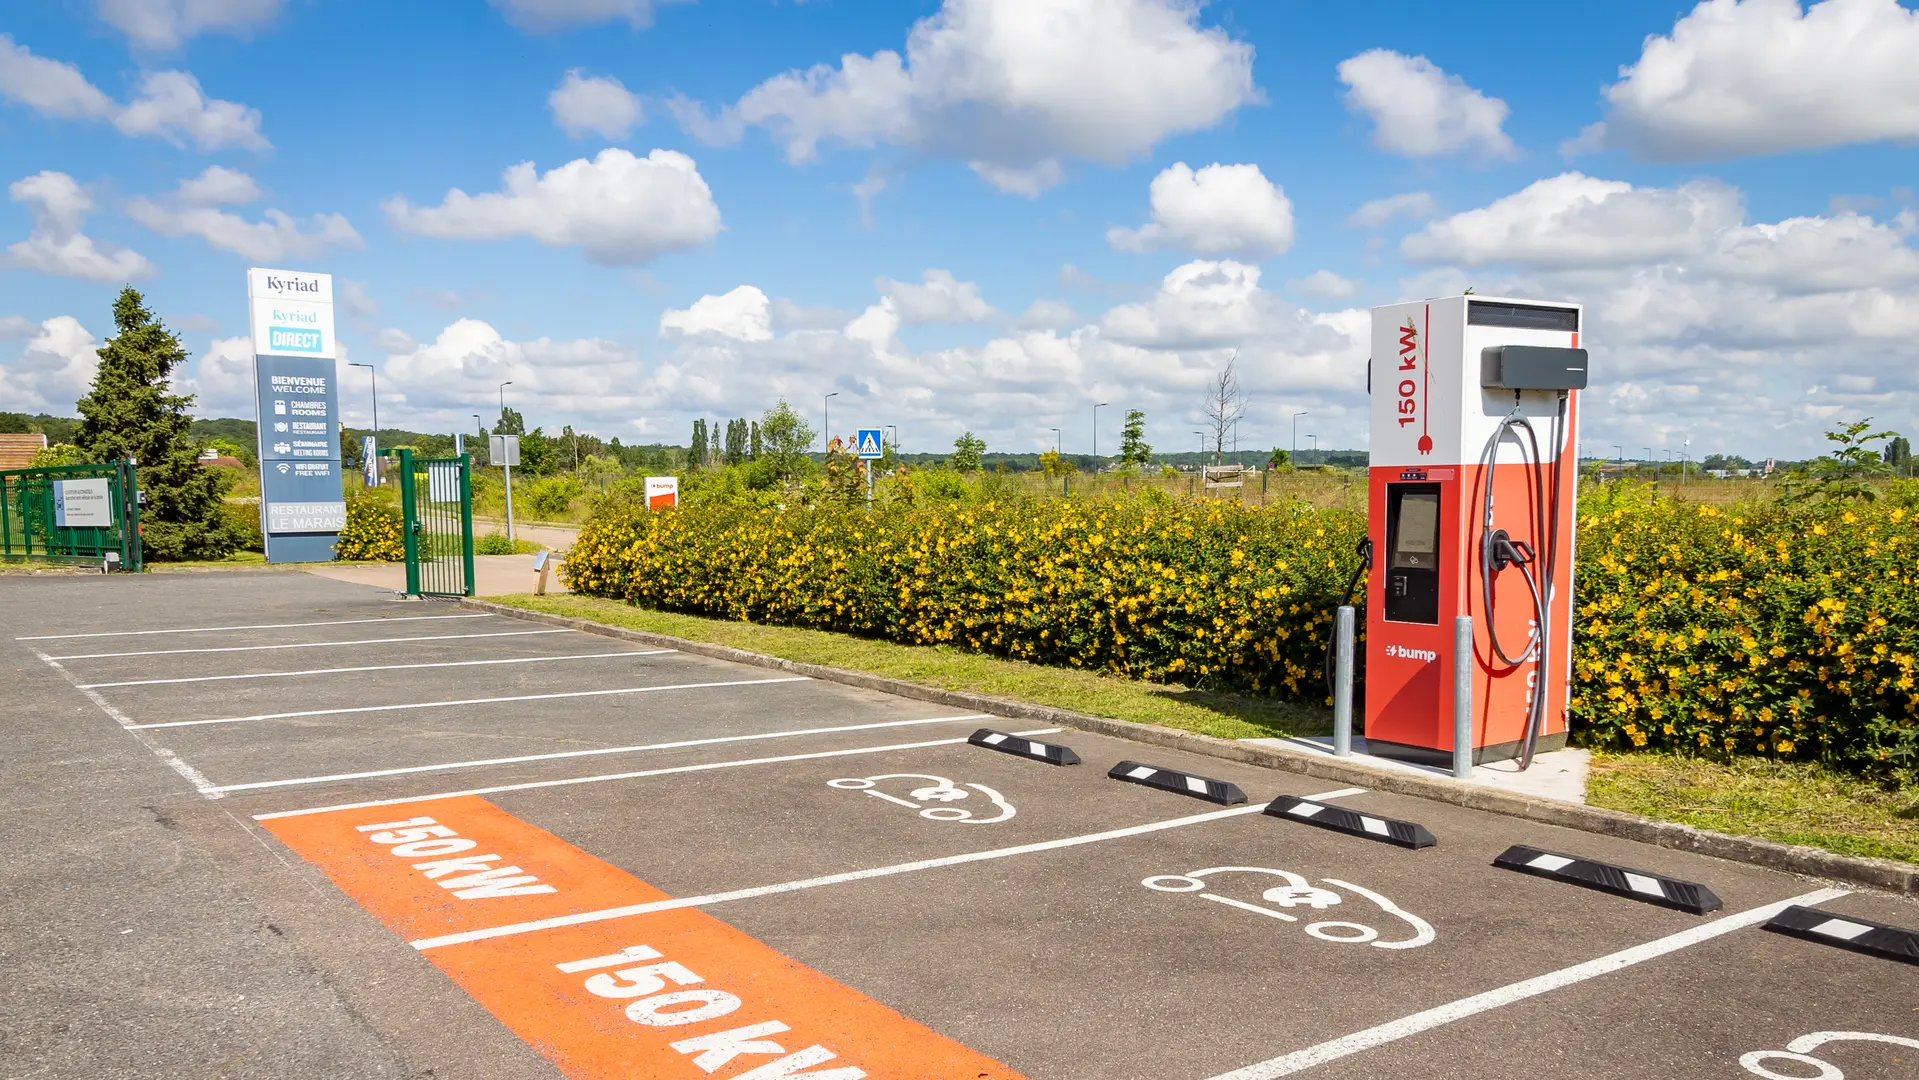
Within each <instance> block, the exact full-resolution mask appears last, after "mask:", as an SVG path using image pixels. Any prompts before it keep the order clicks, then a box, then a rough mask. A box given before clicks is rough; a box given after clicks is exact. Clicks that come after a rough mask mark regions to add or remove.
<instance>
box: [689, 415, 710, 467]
mask: <svg viewBox="0 0 1919 1080" xmlns="http://www.w3.org/2000/svg"><path fill="white" fill-rule="evenodd" d="M705 461H706V421H704V420H695V421H693V439H692V441H691V442H689V443H688V444H687V446H686V464H687V466H688V467H689V468H694V469H697V468H699V467H700V466H701V465H702V464H704V463H705Z"/></svg>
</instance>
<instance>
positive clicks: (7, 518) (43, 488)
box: [0, 461, 142, 570]
mask: <svg viewBox="0 0 1919 1080" xmlns="http://www.w3.org/2000/svg"><path fill="white" fill-rule="evenodd" d="M109 555H111V556H112V557H113V558H112V559H111V560H109V559H108V556H109ZM0 558H4V559H28V560H33V561H38V562H57V563H98V564H103V565H104V564H106V563H109V562H114V561H117V562H118V563H119V569H121V570H138V569H140V567H141V563H142V560H141V557H140V486H139V482H138V481H137V479H136V478H135V475H134V469H133V463H132V462H130V461H115V462H110V463H108V464H105V465H55V466H51V467H49V468H45V469H13V470H9V471H5V472H0Z"/></svg>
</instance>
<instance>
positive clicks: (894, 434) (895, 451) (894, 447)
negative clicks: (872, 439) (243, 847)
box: [881, 424, 900, 454]
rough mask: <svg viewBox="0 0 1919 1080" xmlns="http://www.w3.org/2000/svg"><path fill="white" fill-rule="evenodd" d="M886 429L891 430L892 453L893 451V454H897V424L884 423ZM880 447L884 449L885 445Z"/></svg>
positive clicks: (898, 432) (898, 433)
mask: <svg viewBox="0 0 1919 1080" xmlns="http://www.w3.org/2000/svg"><path fill="white" fill-rule="evenodd" d="M886 430H888V431H890V432H892V433H893V453H895V454H898V453H899V452H900V429H899V425H897V424H888V425H886ZM881 449H882V450H883V449H885V447H881Z"/></svg>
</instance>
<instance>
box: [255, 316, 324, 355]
mask: <svg viewBox="0 0 1919 1080" xmlns="http://www.w3.org/2000/svg"><path fill="white" fill-rule="evenodd" d="M267 348H269V349H271V350H272V351H274V352H290V353H312V354H314V355H319V354H320V353H322V352H324V351H325V350H324V348H323V347H322V345H321V342H320V313H319V312H317V311H301V310H299V309H297V308H277V307H276V308H274V309H272V311H271V312H269V314H268V321H267Z"/></svg>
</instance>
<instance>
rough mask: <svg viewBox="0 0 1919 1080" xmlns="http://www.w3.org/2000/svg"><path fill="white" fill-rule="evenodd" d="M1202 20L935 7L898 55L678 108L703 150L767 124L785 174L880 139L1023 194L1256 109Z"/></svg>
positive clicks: (793, 74)
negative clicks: (1078, 166) (788, 168)
mask: <svg viewBox="0 0 1919 1080" xmlns="http://www.w3.org/2000/svg"><path fill="white" fill-rule="evenodd" d="M1198 20H1199V7H1198V5H1196V4H1193V3H1190V2H1188V0H945V3H944V4H943V5H942V7H941V9H940V10H939V11H938V12H937V13H935V14H933V15H931V16H928V17H927V18H925V19H922V20H920V21H919V22H917V23H915V24H914V26H913V28H912V30H911V31H909V33H908V34H907V40H906V51H905V55H904V56H903V57H902V56H901V55H900V54H899V53H897V52H894V51H892V50H883V51H881V52H877V53H874V54H873V55H872V56H861V55H858V54H853V53H849V54H847V55H845V56H843V57H841V58H840V63H839V65H838V66H837V67H835V66H831V65H827V64H819V65H815V66H814V67H812V68H809V69H807V70H805V71H790V72H787V73H785V74H782V75H777V76H774V77H773V78H771V79H768V80H766V81H765V82H763V83H761V84H760V85H759V86H757V87H754V88H753V89H752V90H750V91H748V92H747V93H746V95H745V96H743V97H741V98H740V100H739V101H738V102H737V103H736V104H735V105H733V106H730V107H728V108H727V109H725V110H723V111H722V112H721V113H720V114H719V115H718V116H717V117H711V116H708V115H706V114H705V112H704V111H703V110H702V109H701V108H700V107H699V106H697V105H695V104H693V103H690V102H686V101H677V102H675V103H673V108H674V112H675V113H676V115H678V116H679V118H680V121H681V123H682V125H684V126H685V127H686V128H687V130H688V131H689V132H691V133H693V134H694V135H695V136H696V137H700V138H705V139H709V140H713V141H725V140H730V139H735V138H738V137H739V135H740V133H741V132H742V131H743V130H744V129H745V128H746V127H761V128H764V129H766V130H767V131H768V132H769V133H770V134H771V135H772V136H773V138H774V139H775V140H776V141H777V142H779V143H780V144H781V145H782V146H783V148H784V150H785V152H786V157H787V160H788V161H790V162H793V163H796V164H797V163H801V162H806V161H810V160H812V159H813V158H814V156H815V155H816V154H817V152H818V149H819V146H820V144H821V143H823V142H829V141H831V142H838V143H842V144H845V145H848V146H858V147H871V146H876V145H879V144H882V143H884V144H888V145H893V146H899V147H904V148H909V149H912V150H916V151H919V152H922V153H927V154H932V155H936V156H940V157H945V158H949V159H955V160H959V161H964V162H966V163H967V164H968V165H969V166H970V167H971V168H972V169H973V170H974V171H975V172H976V173H978V174H979V175H980V176H981V177H982V178H984V179H985V180H986V181H987V182H988V183H991V184H993V185H994V186H996V187H999V188H1000V189H1001V190H1005V191H1010V192H1015V193H1018V194H1026V195H1031V194H1036V193H1037V192H1039V191H1041V190H1044V189H1045V188H1047V187H1050V186H1052V185H1053V184H1056V183H1058V182H1059V180H1060V179H1061V177H1063V176H1064V165H1063V162H1065V161H1066V160H1068V159H1075V158H1077V159H1085V160H1091V161H1096V162H1102V163H1106V164H1120V163H1123V162H1125V161H1127V160H1130V159H1132V158H1135V157H1138V156H1140V155H1142V154H1145V153H1146V152H1148V151H1150V150H1151V149H1152V148H1153V147H1154V146H1155V145H1157V144H1158V143H1159V142H1160V141H1161V140H1162V139H1165V138H1167V137H1168V136H1171V135H1176V134H1180V133H1183V132H1190V131H1201V130H1205V129H1207V128H1210V127H1212V126H1214V125H1215V124H1217V123H1219V122H1220V121H1221V120H1223V119H1224V118H1225V117H1226V116H1227V115H1228V114H1230V113H1231V112H1232V111H1233V110H1234V109H1236V108H1238V107H1239V106H1241V105H1244V104H1247V103H1249V102H1252V101H1256V100H1258V92H1257V91H1256V90H1255V89H1254V86H1253V73H1252V59H1253V49H1252V46H1250V45H1248V44H1246V43H1244V42H1240V41H1235V40H1233V39H1232V38H1231V37H1229V36H1228V35H1227V34H1226V33H1225V32H1224V31H1223V30H1220V29H1218V28H1217V27H1202V26H1200V25H1199V21H1198Z"/></svg>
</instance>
